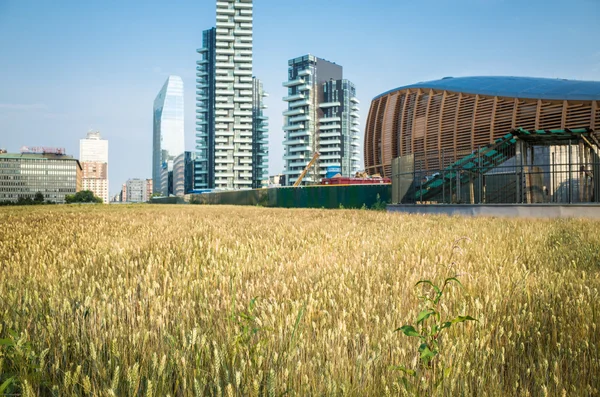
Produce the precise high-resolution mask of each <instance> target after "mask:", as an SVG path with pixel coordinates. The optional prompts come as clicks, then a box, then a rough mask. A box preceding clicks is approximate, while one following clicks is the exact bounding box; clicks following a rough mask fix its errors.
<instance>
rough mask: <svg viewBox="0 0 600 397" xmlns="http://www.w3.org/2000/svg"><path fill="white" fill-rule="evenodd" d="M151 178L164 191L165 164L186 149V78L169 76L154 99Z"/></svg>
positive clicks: (154, 185)
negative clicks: (163, 170)
mask: <svg viewBox="0 0 600 397" xmlns="http://www.w3.org/2000/svg"><path fill="white" fill-rule="evenodd" d="M153 133H154V134H153V138H154V142H153V151H152V180H153V188H154V192H155V193H160V192H161V186H162V184H161V172H162V168H163V164H165V163H167V164H168V162H169V161H171V162H172V161H173V160H174V159H175V157H177V156H179V155H180V154H181V153H183V152H184V151H185V140H184V124H183V81H182V80H181V77H179V76H169V78H168V79H167V81H166V82H165V84H164V85H163V87H162V89H161V90H160V92H159V93H158V95H157V96H156V99H155V100H154V131H153Z"/></svg>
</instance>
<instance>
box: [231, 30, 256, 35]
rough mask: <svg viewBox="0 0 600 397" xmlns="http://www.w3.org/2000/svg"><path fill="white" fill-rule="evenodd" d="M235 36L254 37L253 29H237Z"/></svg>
mask: <svg viewBox="0 0 600 397" xmlns="http://www.w3.org/2000/svg"><path fill="white" fill-rule="evenodd" d="M233 34H234V35H236V36H252V29H235V30H234V31H233Z"/></svg>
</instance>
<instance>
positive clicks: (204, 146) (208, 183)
mask: <svg viewBox="0 0 600 397" xmlns="http://www.w3.org/2000/svg"><path fill="white" fill-rule="evenodd" d="M216 50H217V29H215V28H212V29H209V30H205V31H204V32H203V33H202V48H199V49H198V53H199V54H200V55H201V57H202V59H201V60H199V61H197V66H196V77H197V79H196V98H197V101H196V162H195V163H194V188H195V189H213V188H214V187H215V167H214V164H215V90H216V74H215V67H216V56H217V54H216Z"/></svg>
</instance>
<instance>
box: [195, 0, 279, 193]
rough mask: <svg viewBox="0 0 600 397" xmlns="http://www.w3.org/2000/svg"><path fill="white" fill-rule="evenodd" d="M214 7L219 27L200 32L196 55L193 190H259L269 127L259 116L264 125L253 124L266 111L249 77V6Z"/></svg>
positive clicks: (226, 2) (239, 0) (222, 3)
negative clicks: (257, 187)
mask: <svg viewBox="0 0 600 397" xmlns="http://www.w3.org/2000/svg"><path fill="white" fill-rule="evenodd" d="M216 5H217V27H216V28H213V29H209V30H206V31H204V33H203V37H202V39H203V40H202V41H203V43H202V48H200V49H199V50H198V52H199V53H200V55H201V59H200V60H199V61H198V62H197V67H196V70H197V74H196V75H197V80H196V83H197V85H196V88H197V91H196V93H197V105H196V114H197V116H196V119H197V120H196V163H195V170H194V189H196V190H199V189H219V190H228V189H249V188H252V187H253V186H261V185H262V181H263V179H264V178H265V176H264V175H263V174H265V173H266V172H265V170H264V168H265V167H266V157H267V145H266V143H259V141H260V142H264V141H265V140H266V138H267V135H266V128H267V124H266V121H265V118H264V116H263V115H262V112H260V113H261V115H260V117H261V118H262V121H260V122H259V120H257V119H256V118H255V117H258V116H256V115H257V114H258V113H259V112H257V111H256V109H257V108H258V109H260V108H261V107H262V106H264V105H263V102H262V98H263V95H262V94H261V95H259V96H257V95H255V84H254V78H253V74H252V47H253V42H252V40H253V39H252V36H253V26H252V21H253V14H252V13H253V5H252V0H217V2H216ZM260 91H261V92H262V88H260ZM257 100H258V101H260V103H257V102H256V101H257ZM259 129H260V130H261V131H258V130H259ZM257 159H258V160H257ZM263 160H264V161H263Z"/></svg>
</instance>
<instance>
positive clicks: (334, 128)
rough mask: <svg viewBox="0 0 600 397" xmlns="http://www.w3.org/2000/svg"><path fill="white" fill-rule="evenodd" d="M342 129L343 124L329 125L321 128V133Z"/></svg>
mask: <svg viewBox="0 0 600 397" xmlns="http://www.w3.org/2000/svg"><path fill="white" fill-rule="evenodd" d="M341 128H342V125H341V124H329V125H322V126H320V127H319V130H321V131H327V130H340V129H341Z"/></svg>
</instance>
